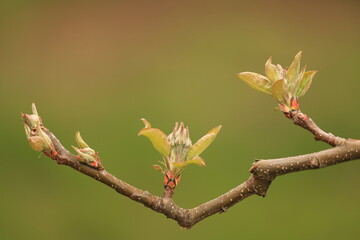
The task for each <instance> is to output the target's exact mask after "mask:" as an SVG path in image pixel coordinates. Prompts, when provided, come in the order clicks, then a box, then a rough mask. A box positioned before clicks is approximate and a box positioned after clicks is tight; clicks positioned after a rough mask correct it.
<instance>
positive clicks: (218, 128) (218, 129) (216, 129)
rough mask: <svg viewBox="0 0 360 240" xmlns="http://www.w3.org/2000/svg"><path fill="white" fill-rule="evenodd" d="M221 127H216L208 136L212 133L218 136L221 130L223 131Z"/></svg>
mask: <svg viewBox="0 0 360 240" xmlns="http://www.w3.org/2000/svg"><path fill="white" fill-rule="evenodd" d="M221 127H222V126H221V125H219V126H217V127H214V128H213V129H211V130H210V131H208V132H207V134H210V133H215V135H217V134H218V133H219V132H220V130H221Z"/></svg>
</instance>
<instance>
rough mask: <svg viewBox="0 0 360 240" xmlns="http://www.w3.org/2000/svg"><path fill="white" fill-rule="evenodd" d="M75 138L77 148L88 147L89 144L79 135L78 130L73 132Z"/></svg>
mask: <svg viewBox="0 0 360 240" xmlns="http://www.w3.org/2000/svg"><path fill="white" fill-rule="evenodd" d="M75 140H76V143H77V145H78V146H79V148H90V147H89V145H87V144H86V142H85V141H84V139H83V138H82V137H81V135H80V132H79V131H77V132H76V133H75Z"/></svg>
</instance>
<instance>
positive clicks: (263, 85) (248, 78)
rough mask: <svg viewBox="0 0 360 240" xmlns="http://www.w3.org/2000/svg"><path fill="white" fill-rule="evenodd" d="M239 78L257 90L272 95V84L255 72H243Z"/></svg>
mask: <svg viewBox="0 0 360 240" xmlns="http://www.w3.org/2000/svg"><path fill="white" fill-rule="evenodd" d="M238 76H239V78H240V79H241V80H243V81H244V82H245V83H246V84H248V85H249V86H250V87H252V88H254V89H255V90H257V91H259V92H263V93H267V94H270V95H271V90H270V89H271V82H270V80H269V79H268V78H267V77H265V76H263V75H260V74H258V73H253V72H242V73H239V74H238Z"/></svg>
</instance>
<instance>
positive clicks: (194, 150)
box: [186, 125, 221, 160]
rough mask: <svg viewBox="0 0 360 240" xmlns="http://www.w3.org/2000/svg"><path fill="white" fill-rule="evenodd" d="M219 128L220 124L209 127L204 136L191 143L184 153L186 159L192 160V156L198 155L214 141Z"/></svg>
mask: <svg viewBox="0 0 360 240" xmlns="http://www.w3.org/2000/svg"><path fill="white" fill-rule="evenodd" d="M220 129H221V125H220V126H217V127H215V128H213V129H211V130H210V131H209V132H208V133H207V134H206V135H205V136H203V137H202V138H200V139H199V140H198V141H197V142H196V143H195V144H194V145H192V146H191V147H190V149H189V151H188V153H187V155H186V159H187V160H192V159H193V158H194V157H196V156H199V155H200V154H201V153H202V152H203V151H204V150H205V149H206V148H207V147H208V146H209V145H210V144H211V143H212V142H213V141H214V139H215V138H216V136H217V134H218V133H219V132H220Z"/></svg>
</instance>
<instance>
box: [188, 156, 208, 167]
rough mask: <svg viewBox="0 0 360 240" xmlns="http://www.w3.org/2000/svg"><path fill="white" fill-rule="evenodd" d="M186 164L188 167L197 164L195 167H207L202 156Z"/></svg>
mask: <svg viewBox="0 0 360 240" xmlns="http://www.w3.org/2000/svg"><path fill="white" fill-rule="evenodd" d="M185 164H187V165H188V164H195V165H198V166H200V167H205V166H206V163H205V160H204V159H203V158H201V157H200V156H196V157H194V158H193V159H191V160H187V161H185Z"/></svg>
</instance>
